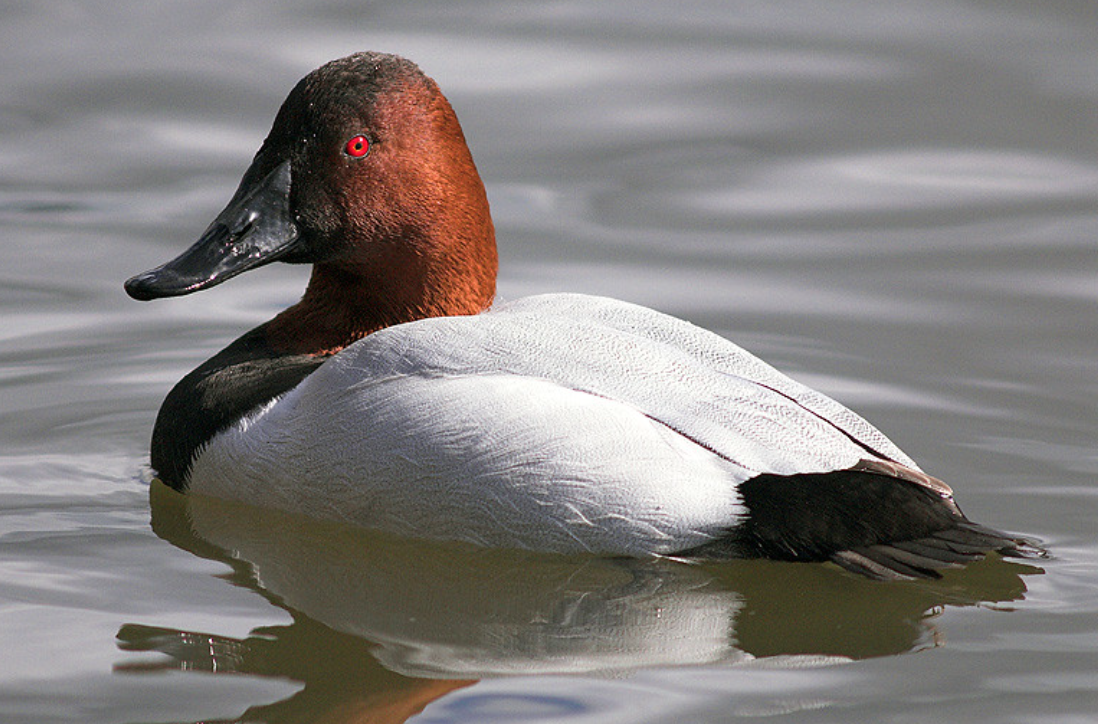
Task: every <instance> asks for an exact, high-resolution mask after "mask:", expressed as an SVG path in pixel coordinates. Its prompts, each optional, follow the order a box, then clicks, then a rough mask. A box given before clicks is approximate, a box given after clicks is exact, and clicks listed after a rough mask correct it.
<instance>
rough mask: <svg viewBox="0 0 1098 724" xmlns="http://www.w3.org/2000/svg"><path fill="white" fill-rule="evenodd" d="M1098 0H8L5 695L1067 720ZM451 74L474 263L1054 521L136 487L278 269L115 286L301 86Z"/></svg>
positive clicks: (1093, 643)
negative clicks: (717, 512) (521, 512)
mask: <svg viewBox="0 0 1098 724" xmlns="http://www.w3.org/2000/svg"><path fill="white" fill-rule="evenodd" d="M1096 8H1098V6H1095V4H1094V3H1093V2H1090V0H1076V1H1074V2H1072V1H1069V0H1053V1H1052V2H1042V3H1024V2H1010V1H1009V0H1007V1H1005V2H1004V1H998V0H997V1H995V2H991V1H980V0H970V1H969V2H960V1H959V0H940V1H933V0H905V1H904V2H888V1H886V2H869V1H868V0H847V1H845V2H844V1H842V0H823V1H821V2H806V1H803V2H785V1H779V2H773V3H755V2H723V1H717V0H712V1H711V2H666V3H662V2H650V1H644V0H641V1H639V2H638V1H637V0H630V1H629V2H624V1H622V2H614V1H611V2H588V1H586V0H583V1H575V2H552V1H550V2H528V3H520V2H492V1H490V0H476V1H473V2H455V1H452V0H447V1H446V2H441V1H440V2H416V3H368V2H363V3H349V2H348V3H341V2H328V3H319V4H301V5H300V6H298V5H294V4H291V3H266V2H258V1H257V2H231V1H224V0H222V1H221V2H193V3H185V4H184V3H180V4H174V3H148V2H141V3H136V2H134V3H130V2H120V1H115V2H102V3H95V2H67V3H51V4H46V3H32V2H12V3H6V4H4V5H3V7H2V8H0V41H2V42H0V61H2V64H0V68H2V70H0V314H2V319H3V324H2V325H0V642H2V645H0V672H2V676H0V719H2V720H3V721H5V722H12V723H13V724H15V723H21V722H55V721H56V722H63V721H71V722H90V721H95V722H177V721H199V720H206V721H209V720H218V721H220V720H229V721H234V720H237V719H242V720H247V721H271V722H320V721H324V722H335V721H341V722H342V721H346V722H351V721H386V722H397V721H404V720H406V719H407V718H408V717H411V720H412V721H416V722H489V721H501V722H503V721H506V722H541V721H553V722H584V723H587V722H591V723H608V722H665V721H683V722H719V721H735V720H740V719H754V718H760V717H766V718H767V719H768V720H769V721H787V720H788V721H796V722H844V723H845V722H851V721H866V722H869V721H882V722H922V721H941V722H970V721H971V722H1038V721H1040V722H1082V721H1091V720H1093V717H1094V716H1095V712H1096V711H1098V693H1096V692H1098V562H1096V560H1098V543H1096V540H1095V534H1096V532H1098V523H1096V522H1095V520H1096V517H1098V502H1096V501H1098V495H1096V491H1098V487H1096V485H1095V480H1094V478H1095V474H1096V473H1098V453H1096V450H1095V441H1096V439H1098V435H1096V433H1098V414H1096V413H1098V382H1096V380H1098V375H1096V371H1098V341H1096V340H1098V73H1096V72H1095V69H1096V68H1098V9H1096ZM362 49H374V50H385V51H390V52H397V53H400V54H403V55H407V56H409V57H411V58H413V59H414V60H416V61H417V62H419V64H420V65H421V66H422V67H423V68H424V69H425V70H426V71H427V72H428V73H429V74H430V75H432V76H433V77H435V78H436V79H437V80H438V81H439V83H440V84H441V86H442V87H443V89H444V90H445V91H446V92H447V94H448V95H449V97H450V99H451V101H452V102H453V104H454V106H455V108H456V110H457V112H458V114H459V116H460V117H461V119H462V121H463V124H464V127H465V132H466V135H467V136H468V139H469V142H470V145H471V146H472V149H473V152H474V155H475V156H476V158H477V160H478V165H479V167H480V170H481V173H482V175H483V176H484V178H485V180H486V183H487V185H488V190H489V195H490V198H491V201H492V205H493V212H494V215H495V218H496V222H497V229H498V232H499V239H500V249H501V266H502V269H501V279H500V287H501V293H502V294H503V295H504V296H506V297H516V296H521V295H524V294H528V293H534V292H541V291H554V290H570V291H583V292H590V293H598V294H607V295H612V296H616V297H621V298H625V299H628V300H631V301H635V302H640V303H643V304H647V305H649V306H653V307H656V308H659V309H661V310H664V311H667V312H671V313H673V314H676V315H678V316H682V317H685V318H688V319H690V320H692V321H694V322H697V323H699V324H702V325H703V326H706V327H708V328H710V329H713V330H714V331H717V332H719V333H721V334H723V335H726V336H729V337H732V338H734V339H735V340H737V341H738V342H740V343H741V344H743V345H745V346H747V347H748V348H750V349H752V350H754V351H755V352H757V353H759V354H760V355H761V356H763V357H764V358H766V359H768V360H769V361H770V362H772V363H774V364H775V365H777V366H778V367H780V368H782V369H784V370H786V371H787V372H789V373H791V374H792V375H794V376H795V377H797V378H799V379H801V380H802V381H804V382H807V383H809V384H811V385H813V386H816V387H818V388H820V389H822V390H824V391H826V392H828V393H830V394H831V395H833V396H835V397H837V398H838V399H840V400H841V401H843V402H845V403H847V404H848V405H850V406H852V407H853V408H854V409H856V410H858V411H859V412H861V413H863V414H864V415H865V416H866V417H868V418H869V419H870V420H871V421H872V422H874V423H875V424H877V425H878V426H879V427H880V428H881V429H882V430H884V431H885V432H886V433H888V434H889V435H890V436H891V437H892V438H893V439H894V440H896V441H897V442H898V443H899V444H900V445H901V446H902V447H903V448H904V449H905V450H907V451H908V452H909V453H910V454H912V455H913V456H914V457H915V458H916V459H917V460H919V461H920V463H921V464H922V465H923V467H924V468H925V469H927V470H928V471H930V472H932V473H933V474H935V475H937V476H939V477H942V478H944V479H945V480H947V481H948V482H950V483H951V484H952V485H953V486H954V488H955V489H956V490H957V491H958V498H959V500H960V502H961V504H962V505H963V506H964V508H965V510H966V512H967V513H968V514H969V515H971V516H972V517H973V518H975V519H977V520H980V521H982V522H986V523H989V524H992V525H995V526H997V527H1002V528H1006V529H1010V530H1016V531H1022V532H1025V533H1028V534H1030V535H1034V536H1037V537H1039V538H1041V539H1042V540H1044V541H1045V543H1046V544H1047V545H1048V546H1049V547H1050V549H1051V550H1052V552H1053V554H1054V557H1053V558H1051V559H1050V560H1047V561H1041V562H1040V568H1036V567H1034V566H1032V565H1028V566H1022V565H1016V564H1008V563H1004V562H1002V561H998V560H989V561H986V562H984V563H981V564H979V565H976V566H973V567H971V568H970V569H968V570H965V571H962V572H956V573H951V574H950V575H948V576H947V577H946V578H945V579H944V580H943V581H941V582H935V583H910V584H877V583H872V582H868V581H862V580H860V579H855V578H853V577H851V576H849V575H846V574H845V573H842V572H840V571H838V570H837V569H833V568H832V567H830V566H822V565H802V566H796V565H784V564H774V563H765V562H743V563H739V564H729V565H721V566H695V567H687V566H677V565H671V564H652V563H645V564H642V563H626V562H620V561H618V562H615V561H599V560H573V559H559V558H552V557H548V558H543V557H538V556H530V555H518V554H510V553H500V552H485V551H479V552H478V551H472V552H471V551H467V550H463V549H462V550H456V549H453V548H450V547H445V546H441V547H439V546H425V545H421V544H413V543H408V542H402V541H394V540H389V539H385V538H383V537H379V536H375V535H372V534H366V533H363V532H360V531H353V530H345V529H342V528H338V527H335V526H329V525H323V524H317V523H313V522H309V521H302V520H296V519H294V518H292V517H290V516H284V515H280V514H274V513H270V512H265V511H257V510H251V509H247V508H242V507H237V506H229V505H226V504H223V503H215V502H211V501H203V500H200V499H195V500H185V499H181V498H179V497H178V496H176V495H175V494H173V493H171V492H170V491H167V490H165V489H162V488H160V487H159V486H158V485H154V486H152V487H151V488H150V484H149V483H148V479H149V472H148V468H147V444H148V436H149V433H150V431H151V427H152V424H153V420H154V417H155V414H156V410H157V409H158V407H159V404H160V401H161V399H162V398H163V396H164V394H165V393H166V391H167V390H168V388H169V387H170V386H171V384H172V383H173V382H175V381H176V380H177V379H179V377H181V376H182V375H183V374H184V373H185V372H186V371H187V370H189V369H191V368H192V367H194V366H195V365H196V364H198V363H199V362H200V361H201V360H203V359H205V358H206V357H208V356H209V355H210V354H212V353H213V352H214V351H216V350H217V349H219V348H220V347H222V346H223V345H224V344H225V343H227V342H228V341H229V340H230V339H232V338H234V337H235V336H237V335H238V334H240V333H241V332H242V331H244V330H245V329H248V328H249V327H251V326H254V325H255V324H257V323H259V322H260V321H262V320H264V319H266V318H268V317H269V316H271V315H272V314H274V313H275V312H276V311H277V310H279V309H281V308H283V307H285V306H287V305H288V304H290V303H292V302H293V301H295V300H296V298H297V296H298V295H299V294H300V291H301V289H302V287H303V284H304V279H305V276H304V275H305V270H303V269H299V268H290V267H277V268H275V267H269V268H266V269H264V270H262V271H257V272H254V273H252V274H249V275H247V276H245V277H243V278H240V279H237V280H234V281H232V282H231V283H229V284H227V285H224V286H221V287H218V288H217V289H214V290H211V291H208V292H205V293H203V294H200V295H196V296H194V297H187V298H183V299H178V300H172V301H168V302H159V303H154V304H138V303H136V302H132V301H130V300H129V299H128V298H126V297H125V295H124V294H123V292H122V288H121V282H122V281H123V280H124V279H125V278H126V277H127V276H129V275H131V274H133V273H136V272H138V271H142V270H144V269H146V268H149V267H151V266H154V265H156V264H158V263H160V262H162V261H165V260H166V259H168V258H169V257H170V256H173V255H174V254H175V252H177V251H179V250H181V249H182V248H184V247H185V246H186V245H187V244H189V243H190V241H192V240H193V239H194V238H195V236H196V234H197V233H199V232H200V231H201V230H202V229H203V228H204V227H205V225H206V224H207V223H208V222H209V220H210V219H211V218H212V217H213V215H214V214H215V213H216V212H217V211H218V210H220V208H221V206H222V205H223V203H224V202H225V201H226V200H227V199H228V197H229V195H230V194H231V193H232V191H233V189H234V188H235V186H236V183H237V180H238V178H239V174H240V172H241V171H242V170H243V169H244V167H245V166H246V165H247V162H248V161H249V159H250V157H251V155H252V154H253V153H254V151H255V149H256V148H257V147H258V144H259V142H260V141H261V140H262V138H263V137H264V135H265V134H266V132H267V130H268V128H269V124H270V121H271V119H272V117H273V115H274V112H275V110H276V109H277V107H278V105H279V103H280V102H281V100H282V98H283V97H284V95H285V94H286V92H288V90H289V89H290V87H292V85H293V84H294V83H295V82H296V81H297V80H298V78H300V77H301V76H302V75H303V74H305V73H306V72H307V71H309V70H310V69H312V68H313V67H315V66H317V65H319V64H320V63H322V62H324V61H326V60H329V59H331V58H335V57H338V56H341V55H345V54H347V53H349V52H352V51H355V50H362Z"/></svg>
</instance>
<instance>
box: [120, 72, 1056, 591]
mask: <svg viewBox="0 0 1098 724" xmlns="http://www.w3.org/2000/svg"><path fill="white" fill-rule="evenodd" d="M276 261H277V262H285V263H289V264H309V265H311V267H312V268H311V274H310V277H309V281H308V284H307V287H306V289H305V292H304V294H303V296H302V297H301V299H300V301H299V302H297V303H296V304H294V305H293V306H291V307H289V308H287V309H285V310H284V311H282V312H281V313H279V314H277V315H276V316H275V317H273V318H272V319H270V320H269V321H267V322H265V323H263V324H261V325H260V326H258V327H256V328H255V329H252V330H251V331H248V332H246V333H245V334H243V336H241V337H239V338H238V339H236V340H235V341H234V342H232V343H231V344H229V345H228V346H227V347H226V348H225V349H223V350H221V351H220V352H218V353H217V354H215V355H214V356H213V357H211V358H210V359H209V360H207V361H206V362H204V363H203V364H201V365H200V366H198V367H197V368H196V369H195V370H193V371H192V372H190V373H189V374H187V375H186V376H185V377H183V379H182V380H181V381H180V382H179V383H178V384H176V385H175V386H174V388H172V389H171V391H170V392H169V393H168V395H167V397H166V398H165V400H164V402H163V405H162V406H161V408H160V411H159V413H158V415H157V418H156V422H155V425H154V427H153V432H152V441H151V448H150V462H151V467H152V470H153V472H154V474H155V476H156V478H158V479H159V480H160V481H162V482H163V483H164V484H166V485H167V486H169V487H171V488H173V489H175V490H176V491H179V492H185V493H188V494H191V495H202V496H211V497H215V498H226V499H232V500H238V501H243V502H245V503H250V504H254V505H259V506H267V507H273V508H279V509H283V510H286V511H290V512H293V513H300V514H303V515H306V516H312V517H316V518H324V519H331V520H337V521H344V522H347V523H350V524H354V525H358V526H362V527H366V528H371V529H376V530H381V531H387V532H390V533H392V534H394V535H397V536H408V537H411V538H420V539H432V540H444V541H454V542H463V543H467V544H473V545H477V546H488V547H495V548H515V549H526V550H531V551H541V552H545V553H549V554H554V553H555V554H564V555H596V556H611V557H613V556H619V557H631V558H636V557H640V558H645V557H661V558H673V559H679V560H683V561H697V560H714V559H717V560H722V559H737V558H765V559H772V560H778V561H793V562H828V561H830V562H832V563H834V564H837V565H838V566H840V567H842V568H844V569H846V570H848V571H851V572H854V573H858V574H862V575H865V576H869V577H871V578H877V579H884V580H896V579H915V578H937V577H940V576H941V575H942V571H943V570H945V569H949V568H955V567H959V566H963V565H965V564H967V563H969V562H971V561H974V560H978V559H980V558H982V557H984V556H985V555H986V554H988V553H990V552H998V553H999V554H1002V555H1004V556H1010V557H1016V556H1031V555H1036V554H1037V551H1038V549H1037V548H1036V544H1035V542H1033V541H1031V540H1028V539H1026V538H1023V537H1020V536H1017V535H1013V534H1008V533H1004V532H1001V531H998V530H995V529H993V528H989V527H986V526H983V525H980V524H977V523H975V522H973V521H971V520H970V519H969V518H967V517H966V516H965V515H964V514H963V513H962V512H961V509H960V508H959V507H958V505H957V503H956V502H955V500H954V496H953V492H952V490H951V488H950V487H949V486H948V485H946V484H945V483H944V482H942V481H940V480H938V479H937V478H934V477H931V476H930V475H928V474H926V473H924V472H923V471H922V470H921V469H920V468H919V466H918V465H917V464H916V463H915V461H914V460H912V459H911V458H910V457H908V455H906V454H905V453H904V452H902V451H901V450H900V449H899V448H898V447H897V446H896V445H895V444H894V443H893V442H891V441H890V440H889V439H888V438H887V437H886V436H885V435H884V434H882V433H881V432H879V431H878V430H877V429H876V428H875V427H873V426H872V425H871V424H870V423H868V422H867V421H865V420H864V419H863V418H861V417H860V416H858V415H857V414H855V413H854V412H852V411H850V410H848V409H847V408H845V407H844V406H842V405H841V404H839V403H838V402H836V401H834V400H832V399H831V398H829V397H827V396H825V395H823V394H821V393H819V392H817V391H815V390H813V389H810V388H808V387H806V386H804V385H802V384H800V383H798V382H795V381H794V380H792V379H791V378H789V377H787V376H786V375H784V374H783V373H781V372H779V371H777V370H776V369H774V368H773V367H771V366H770V365H768V364H766V363H765V362H763V361H762V360H761V359H759V358H758V357H756V356H754V355H753V354H751V353H749V352H747V351H746V350H744V349H742V348H741V347H739V346H737V345H735V344H733V343H732V342H730V341H728V340H726V339H724V338H723V337H720V336H718V335H716V334H714V333H711V332H709V331H706V330H704V329H701V328H699V327H696V326H694V325H693V324H691V323H689V322H686V321H683V320H680V319H677V318H674V317H671V316H668V315H665V314H662V313H660V312H657V311H654V310H651V309H647V308H644V307H641V306H637V305H635V304H631V303H627V302H623V301H618V300H614V299H608V298H602V297H595V296H588V295H582V294H544V295H538V296H532V297H526V298H520V299H517V300H514V301H508V302H499V301H496V299H495V297H496V278H497V272H498V257H497V248H496V236H495V230H494V227H493V223H492V218H491V214H490V211H489V204H488V198H487V194H486V191H485V187H484V184H483V182H482V180H481V178H480V175H479V173H478V172H477V168H476V165H475V164H474V161H473V157H472V155H471V152H470V150H469V147H468V145H467V143H466V141H465V136H464V134H463V131H462V128H461V125H460V123H459V122H458V119H457V116H456V114H455V112H454V110H453V108H452V107H451V105H450V103H449V102H448V101H447V99H446V98H445V97H444V95H443V94H442V92H441V90H440V89H439V86H438V85H437V84H436V83H435V81H434V80H432V79H431V78H429V77H428V76H427V75H426V74H425V73H424V72H423V71H422V70H421V69H420V68H419V67H418V66H417V65H416V64H415V63H413V62H411V61H409V60H407V59H405V58H402V57H400V56H397V55H390V54H384V53H376V52H361V53H356V54H353V55H350V56H348V57H344V58H341V59H337V60H334V61H331V62H329V63H327V64H325V65H323V66H321V67H320V68H318V69H316V70H314V71H312V72H311V73H309V74H308V75H306V76H305V77H304V78H303V79H302V80H301V81H300V82H298V83H297V85H296V86H294V88H293V89H292V90H291V91H290V93H289V95H288V97H287V98H286V100H285V102H284V103H283V104H282V106H281V108H280V109H279V111H278V113H277V114H276V116H275V119H274V123H273V125H272V128H271V130H270V133H269V134H268V135H267V137H266V139H265V140H264V141H263V143H262V145H261V146H260V148H259V150H258V151H257V153H256V154H255V157H254V158H253V160H252V162H251V164H250V166H249V167H248V168H247V170H246V171H245V172H244V175H243V178H242V179H241V182H240V185H239V187H238V188H237V190H236V192H235V193H234V194H233V196H232V197H231V199H230V200H229V202H228V205H227V206H226V207H225V209H224V210H223V211H222V212H221V213H220V214H218V215H217V216H216V217H215V218H214V220H213V221H212V223H211V224H210V225H209V227H208V228H207V229H206V230H205V231H204V232H203V233H202V234H201V236H200V237H199V238H198V240H197V241H196V242H195V243H194V244H193V245H192V246H190V247H189V248H188V249H186V250H185V251H183V252H182V253H181V254H180V255H179V256H177V257H176V258H174V259H172V260H171V261H169V262H167V263H165V264H163V265H161V266H159V267H156V268H155V269H152V270H150V271H147V272H144V273H142V274H138V275H137V276H134V277H132V278H130V279H129V280H128V281H126V282H125V285H124V286H125V290H126V292H127V293H128V294H129V295H130V296H131V297H133V298H135V299H137V300H143V301H145V300H152V299H158V298H166V297H175V296H180V295H185V294H191V293H193V292H197V291H200V290H203V289H207V288H210V287H212V286H214V285H217V284H220V283H222V282H224V281H227V280H229V279H231V278H232V277H235V276H237V275H238V274H242V273H244V272H246V271H249V270H252V269H256V268H259V267H262V266H264V265H266V264H270V263H273V262H276Z"/></svg>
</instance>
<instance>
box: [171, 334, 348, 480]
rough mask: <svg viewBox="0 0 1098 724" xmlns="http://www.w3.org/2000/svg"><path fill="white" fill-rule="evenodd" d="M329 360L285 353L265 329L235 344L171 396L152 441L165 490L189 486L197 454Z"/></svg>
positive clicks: (188, 378)
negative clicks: (276, 347)
mask: <svg viewBox="0 0 1098 724" xmlns="http://www.w3.org/2000/svg"><path fill="white" fill-rule="evenodd" d="M325 359H326V357H325V356H317V355H303V354H291V355H288V354H283V353H279V352H277V351H275V350H273V349H271V347H270V345H269V344H267V341H266V334H265V333H264V329H263V327H258V328H256V329H253V330H252V331H250V332H248V333H247V334H245V335H244V336H242V337H240V338H239V339H237V340H236V341H235V342H233V343H232V344H230V345H229V346H228V347H226V348H225V349H223V350H221V351H220V352H218V353H217V355H215V356H214V357H212V358H210V359H209V360H207V361H206V362H204V363H203V364H202V365H201V366H200V367H198V368H197V369H195V370H194V371H193V372H191V373H190V374H188V375H187V376H186V377H184V378H183V379H182V380H180V381H179V383H178V384H177V385H176V386H175V387H174V388H172V391H171V392H169V393H168V396H167V398H166V399H165V400H164V404H163V405H161V407H160V414H159V415H157V418H156V427H155V428H154V429H153V437H152V466H153V469H154V470H156V473H157V476H158V477H159V478H160V479H161V480H162V481H163V482H164V483H165V484H167V485H169V486H171V487H172V488H175V489H176V490H179V491H183V490H185V489H186V487H187V480H188V477H189V475H190V468H191V463H192V462H193V461H194V457H195V454H196V453H197V452H198V451H199V450H200V449H201V448H202V446H203V445H205V444H206V443H207V442H208V441H209V440H210V438H212V437H213V436H214V435H216V434H217V433H219V432H221V431H222V430H224V429H225V428H227V427H228V426H229V425H231V424H232V423H233V422H235V421H236V420H238V419H240V418H241V417H242V416H243V415H245V414H247V413H248V412H249V411H251V410H252V409H254V408H256V407H258V406H259V405H262V404H263V403H265V402H268V401H269V400H271V399H273V398H275V397H278V396H279V395H281V394H283V393H285V392H287V391H289V390H291V389H293V388H294V387H295V386H297V384H298V383H299V382H301V380H303V379H305V378H306V377H308V376H309V374H310V373H311V372H312V371H313V370H315V369H316V368H317V367H319V366H320V365H321V364H323V362H324V360H325Z"/></svg>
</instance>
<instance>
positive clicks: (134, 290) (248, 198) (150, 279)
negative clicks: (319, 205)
mask: <svg viewBox="0 0 1098 724" xmlns="http://www.w3.org/2000/svg"><path fill="white" fill-rule="evenodd" d="M251 175H252V173H251V169H249V173H246V174H245V175H244V181H243V182H242V183H241V186H240V188H239V189H238V190H237V192H236V195H235V196H233V200H232V201H230V202H229V205H228V206H227V207H225V210H224V211H222V212H221V213H220V214H218V216H217V218H216V219H214V220H213V223H212V224H210V226H209V228H207V229H206V231H205V232H204V233H203V234H202V236H201V238H199V240H198V241H196V242H195V243H194V245H193V246H192V247H191V248H189V249H187V250H186V251H185V252H183V253H182V254H180V255H179V256H177V257H176V258H175V259H172V260H171V261H169V262H168V263H167V264H163V265H161V266H158V267H156V268H155V269H151V270H149V271H147V272H145V273H144V274H138V275H137V276H135V277H133V278H131V279H129V280H128V281H126V284H125V287H126V293H128V294H129V295H130V296H131V297H133V298H134V299H139V300H142V301H147V300H150V299H159V298H161V297H178V296H181V295H183V294H190V293H191V292H197V291H199V290H201V289H206V288H208V287H212V286H215V285H217V284H220V283H221V282H223V281H225V280H227V279H231V278H233V277H235V276H236V275H237V274H241V273H243V272H246V271H248V270H249V269H255V268H256V267H259V266H263V265H264V264H269V263H270V262H272V261H276V260H278V259H279V258H281V257H282V256H284V255H285V254H286V253H287V252H289V251H290V250H292V249H293V248H294V246H295V245H296V244H297V242H298V238H299V234H298V230H297V227H296V226H295V225H294V221H293V216H292V214H291V212H290V180H291V179H290V175H291V174H290V162H289V161H284V162H282V163H281V164H279V165H278V166H276V167H275V169H274V170H273V171H271V172H270V173H268V174H267V175H266V176H265V177H264V178H263V179H262V180H261V181H259V182H258V183H254V184H250V183H249V182H248V179H249V177H250V176H251Z"/></svg>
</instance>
